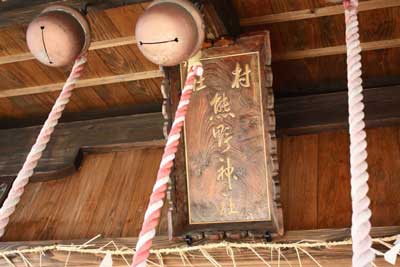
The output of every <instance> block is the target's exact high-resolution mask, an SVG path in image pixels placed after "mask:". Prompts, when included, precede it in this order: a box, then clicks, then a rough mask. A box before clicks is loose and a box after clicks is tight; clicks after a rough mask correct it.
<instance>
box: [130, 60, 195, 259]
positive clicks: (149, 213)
mask: <svg viewBox="0 0 400 267" xmlns="http://www.w3.org/2000/svg"><path fill="white" fill-rule="evenodd" d="M202 75H203V68H202V66H201V64H200V63H199V62H197V63H196V64H195V65H193V66H191V67H190V69H189V72H188V75H187V78H186V82H185V86H184V88H183V90H182V95H181V99H180V101H179V104H178V108H177V110H176V114H175V119H174V122H173V124H172V127H171V131H170V133H169V135H168V139H167V144H166V145H165V149H164V154H163V156H162V160H161V163H160V168H159V170H158V174H157V181H156V183H155V185H154V187H153V192H152V194H151V196H150V202H149V206H148V208H147V210H146V213H145V216H144V222H143V226H142V230H141V232H140V234H139V240H138V242H137V244H136V252H135V255H134V257H133V262H132V265H131V266H132V267H145V266H146V265H147V264H146V261H147V258H148V257H149V254H150V248H151V245H152V243H153V238H154V236H155V234H156V227H157V225H158V223H159V219H160V215H161V209H162V207H163V205H164V198H165V195H166V191H167V188H168V182H169V181H170V174H171V170H172V167H173V165H174V159H175V154H176V152H177V150H178V146H179V140H180V138H181V131H182V127H183V124H184V121H185V116H186V112H187V109H188V106H189V102H190V97H191V95H192V92H193V87H194V85H195V82H196V77H197V76H202Z"/></svg>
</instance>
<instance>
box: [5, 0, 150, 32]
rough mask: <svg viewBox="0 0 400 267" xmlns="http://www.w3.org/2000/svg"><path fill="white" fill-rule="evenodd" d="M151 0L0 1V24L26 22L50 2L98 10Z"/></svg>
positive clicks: (81, 8)
mask: <svg viewBox="0 0 400 267" xmlns="http://www.w3.org/2000/svg"><path fill="white" fill-rule="evenodd" d="M149 1H151V0H125V1H121V0H107V1H104V0H35V1H29V3H28V2H27V1H26V0H12V1H0V26H1V27H5V26H8V25H10V24H21V23H28V22H29V21H31V20H32V19H33V18H34V17H35V16H37V15H38V14H39V13H40V12H41V11H42V10H43V9H44V8H45V7H47V6H48V5H50V4H63V5H67V6H70V7H73V8H76V9H80V10H86V11H87V10H100V9H107V8H114V7H119V6H123V5H128V4H137V3H142V2H149Z"/></svg>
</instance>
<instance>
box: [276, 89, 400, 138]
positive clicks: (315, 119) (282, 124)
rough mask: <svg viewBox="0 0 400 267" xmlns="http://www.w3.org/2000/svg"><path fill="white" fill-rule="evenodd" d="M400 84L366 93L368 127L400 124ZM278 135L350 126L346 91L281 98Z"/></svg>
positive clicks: (278, 110) (278, 114)
mask: <svg viewBox="0 0 400 267" xmlns="http://www.w3.org/2000/svg"><path fill="white" fill-rule="evenodd" d="M399 103H400V85H396V86H389V87H379V88H370V89H365V90H364V104H365V122H366V125H367V127H382V126H391V125H399V124H400V105H399ZM275 111H276V117H277V119H276V121H277V128H278V134H279V135H282V134H285V135H300V134H308V133H317V132H321V131H326V130H336V129H343V128H347V127H348V118H347V116H348V104H347V91H341V92H337V93H329V94H318V95H309V96H300V97H288V98H280V99H279V98H278V99H277V101H276V106H275Z"/></svg>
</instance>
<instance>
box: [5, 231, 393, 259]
mask: <svg viewBox="0 0 400 267" xmlns="http://www.w3.org/2000/svg"><path fill="white" fill-rule="evenodd" d="M397 238H398V235H395V236H388V237H381V238H373V239H371V241H372V242H373V243H379V244H382V243H383V242H384V243H387V242H394V241H396V240H397ZM352 244H353V242H352V240H351V239H348V240H343V241H317V242H304V243H303V242H296V243H262V242H255V243H249V242H245V243H233V242H227V241H222V242H218V243H208V244H202V245H196V246H181V247H174V248H159V249H150V250H149V254H152V255H155V256H157V255H158V257H159V256H162V255H169V254H179V253H190V252H201V251H208V250H213V249H226V248H228V250H229V249H249V250H252V249H275V250H278V249H280V250H281V251H282V250H285V249H298V250H302V249H309V248H320V249H323V248H332V247H339V246H349V245H352ZM88 246H90V245H89V244H86V245H50V246H37V247H32V248H24V249H15V250H4V251H0V256H2V257H7V256H12V255H16V254H21V253H22V254H32V253H33V254H34V253H40V252H49V251H60V252H70V253H81V254H93V255H106V254H111V255H119V256H121V255H135V250H134V249H130V248H126V247H124V248H118V247H117V246H116V245H115V243H114V247H115V249H105V247H106V246H103V247H101V248H87V247H88Z"/></svg>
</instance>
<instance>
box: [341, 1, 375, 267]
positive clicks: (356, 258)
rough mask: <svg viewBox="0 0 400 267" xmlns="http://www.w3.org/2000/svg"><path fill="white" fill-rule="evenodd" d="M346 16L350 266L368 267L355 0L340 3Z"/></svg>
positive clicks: (367, 201) (367, 211)
mask: <svg viewBox="0 0 400 267" xmlns="http://www.w3.org/2000/svg"><path fill="white" fill-rule="evenodd" d="M344 4H345V17H346V46H347V79H348V97H349V99H348V101H349V125H350V128H349V131H350V163H351V198H352V206H353V215H352V227H351V236H352V240H353V267H370V266H372V262H373V260H374V258H375V253H374V252H373V250H372V249H371V247H372V239H371V236H370V231H371V223H370V221H369V220H370V218H371V210H370V209H369V205H370V199H369V198H368V196H367V193H368V184H367V182H368V177H369V176H368V172H367V169H368V164H367V161H366V160H367V141H366V136H367V135H366V133H365V130H364V128H365V123H364V104H363V93H362V91H363V87H362V79H361V73H362V72H361V46H360V35H359V33H358V31H359V29H358V18H357V7H358V0H351V1H347V2H344Z"/></svg>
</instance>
